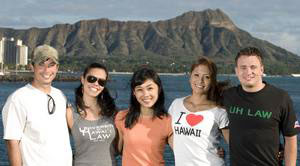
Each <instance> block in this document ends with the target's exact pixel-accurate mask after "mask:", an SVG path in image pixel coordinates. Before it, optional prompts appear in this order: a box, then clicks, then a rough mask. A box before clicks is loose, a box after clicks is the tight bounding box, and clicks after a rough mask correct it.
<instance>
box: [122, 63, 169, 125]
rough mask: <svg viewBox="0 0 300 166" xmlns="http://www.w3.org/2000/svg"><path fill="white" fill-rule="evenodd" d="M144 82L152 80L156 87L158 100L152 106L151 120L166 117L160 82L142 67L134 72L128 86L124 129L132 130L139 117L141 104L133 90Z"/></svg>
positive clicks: (153, 74) (147, 69) (157, 77)
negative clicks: (127, 107)
mask: <svg viewBox="0 0 300 166" xmlns="http://www.w3.org/2000/svg"><path fill="white" fill-rule="evenodd" d="M146 80H152V81H153V82H155V84H156V85H157V86H158V88H159V91H158V99H157V101H156V103H155V104H154V105H153V106H152V109H153V118H160V119H161V118H163V116H168V113H167V111H166V109H165V107H164V104H165V96H164V90H163V86H162V83H161V80H160V78H159V76H158V74H157V73H156V72H155V71H154V70H153V69H150V68H147V67H143V68H141V69H139V70H137V71H135V72H134V74H133V76H132V78H131V82H130V86H131V96H130V106H129V111H128V114H127V115H126V117H125V128H132V127H133V126H134V125H135V123H136V122H137V121H138V118H139V117H140V115H141V104H140V103H139V102H138V101H137V99H136V97H135V95H134V89H135V87H136V86H139V85H142V84H143V83H144V82H145V81H146Z"/></svg>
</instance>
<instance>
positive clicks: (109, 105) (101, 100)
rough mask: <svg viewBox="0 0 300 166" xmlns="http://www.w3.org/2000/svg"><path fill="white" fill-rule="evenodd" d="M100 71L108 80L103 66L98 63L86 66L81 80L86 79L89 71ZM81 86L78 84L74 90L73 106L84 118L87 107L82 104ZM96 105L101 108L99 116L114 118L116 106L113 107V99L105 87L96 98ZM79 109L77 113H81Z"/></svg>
mask: <svg viewBox="0 0 300 166" xmlns="http://www.w3.org/2000/svg"><path fill="white" fill-rule="evenodd" d="M95 68H97V69H102V70H104V71H105V73H106V80H107V79H108V71H107V69H106V67H105V66H103V65H102V64H99V63H92V64H90V65H89V66H87V67H86V68H85V70H84V72H83V75H82V76H83V78H85V77H86V75H87V74H88V72H89V71H90V70H91V69H95ZM82 87H83V85H82V83H80V85H79V87H77V88H76V89H75V104H76V107H77V108H79V109H80V110H82V111H84V116H86V111H85V108H88V106H86V105H85V104H84V101H83V98H82V97H83V92H82V91H83V88H82ZM97 103H98V105H99V106H100V108H101V111H100V114H101V115H103V116H107V117H111V116H114V115H115V113H116V105H115V101H114V99H113V98H112V97H111V95H110V93H109V91H108V89H107V87H106V86H105V87H104V89H103V90H102V92H101V93H100V94H99V95H98V96H97ZM79 109H77V111H78V113H81V111H79Z"/></svg>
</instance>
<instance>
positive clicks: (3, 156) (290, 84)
mask: <svg viewBox="0 0 300 166" xmlns="http://www.w3.org/2000/svg"><path fill="white" fill-rule="evenodd" d="M130 77H131V75H112V76H111V77H110V82H109V84H108V86H109V89H110V91H111V94H112V96H114V97H115V98H116V104H117V106H118V108H120V109H125V108H127V107H128V103H129V95H130V91H129V89H130V84H129V80H130ZM161 79H162V82H163V88H164V91H165V95H166V96H165V97H166V108H168V107H169V105H170V104H171V102H172V101H173V100H174V99H175V98H178V97H183V96H186V95H189V94H190V92H191V90H190V88H189V82H188V77H187V76H172V75H163V76H161ZM218 80H230V81H231V83H232V84H237V79H236V77H232V76H219V77H218ZM265 80H266V81H267V82H268V83H271V84H274V85H276V86H277V87H280V88H282V89H285V90H286V91H287V92H288V93H289V95H290V96H291V98H292V100H293V102H294V109H295V111H296V114H297V117H298V119H299V118H300V86H299V85H300V78H293V77H266V78H265ZM25 84H26V83H24V82H0V109H1V110H2V107H3V105H4V103H5V101H6V98H7V97H8V95H9V94H11V93H12V92H13V91H15V90H16V89H17V88H19V87H22V86H23V85H25ZM78 85H79V82H54V84H53V86H55V87H57V88H59V89H61V90H62V91H63V92H64V93H65V95H66V96H67V98H68V100H69V101H71V102H74V88H75V87H77V86H78ZM0 123H1V125H0V137H1V139H0V166H5V165H8V160H7V153H6V147H5V144H4V141H3V139H2V138H3V125H2V115H1V111H0ZM298 143H300V138H299V137H298ZM298 145H299V146H300V144H298ZM221 146H223V147H224V148H225V150H226V157H225V160H226V163H227V165H229V164H228V159H229V155H228V154H229V153H228V145H227V144H224V143H223V142H221ZM164 158H165V160H166V165H167V166H172V165H174V156H173V153H172V150H170V148H169V147H167V148H166V150H165V154H164ZM297 165H299V166H300V148H298V161H297Z"/></svg>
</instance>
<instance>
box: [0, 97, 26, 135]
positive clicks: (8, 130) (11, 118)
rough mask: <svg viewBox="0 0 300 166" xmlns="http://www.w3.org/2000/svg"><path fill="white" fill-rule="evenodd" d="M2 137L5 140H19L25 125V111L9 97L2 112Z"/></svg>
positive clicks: (16, 101)
mask: <svg viewBox="0 0 300 166" xmlns="http://www.w3.org/2000/svg"><path fill="white" fill-rule="evenodd" d="M2 120H3V129H4V135H3V139H6V140H21V138H22V136H23V131H24V128H25V124H26V111H25V109H24V107H22V104H21V103H20V101H19V100H18V99H16V98H15V97H14V96H13V95H12V96H10V97H9V98H8V99H7V101H6V103H5V105H4V107H3V110H2Z"/></svg>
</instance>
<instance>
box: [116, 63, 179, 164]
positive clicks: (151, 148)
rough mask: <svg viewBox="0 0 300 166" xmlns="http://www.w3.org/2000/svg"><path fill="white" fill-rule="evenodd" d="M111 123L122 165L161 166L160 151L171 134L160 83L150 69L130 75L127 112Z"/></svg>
mask: <svg viewBox="0 0 300 166" xmlns="http://www.w3.org/2000/svg"><path fill="white" fill-rule="evenodd" d="M115 124H116V127H117V128H118V132H119V150H120V151H121V150H123V152H122V165H123V166H144V165H153V166H159V165H165V161H164V159H163V152H164V149H165V145H166V143H168V142H169V144H171V140H172V139H171V136H172V134H173V133H172V127H171V117H170V116H169V115H168V113H167V111H166V109H165V108H164V91H163V87H162V83H161V80H160V78H159V76H158V75H157V73H156V72H155V71H154V70H152V69H148V68H142V69H140V70H137V71H136V72H135V73H134V74H133V76H132V79H131V99H130V106H129V110H125V111H120V112H119V113H118V114H117V116H116V119H115Z"/></svg>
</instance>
